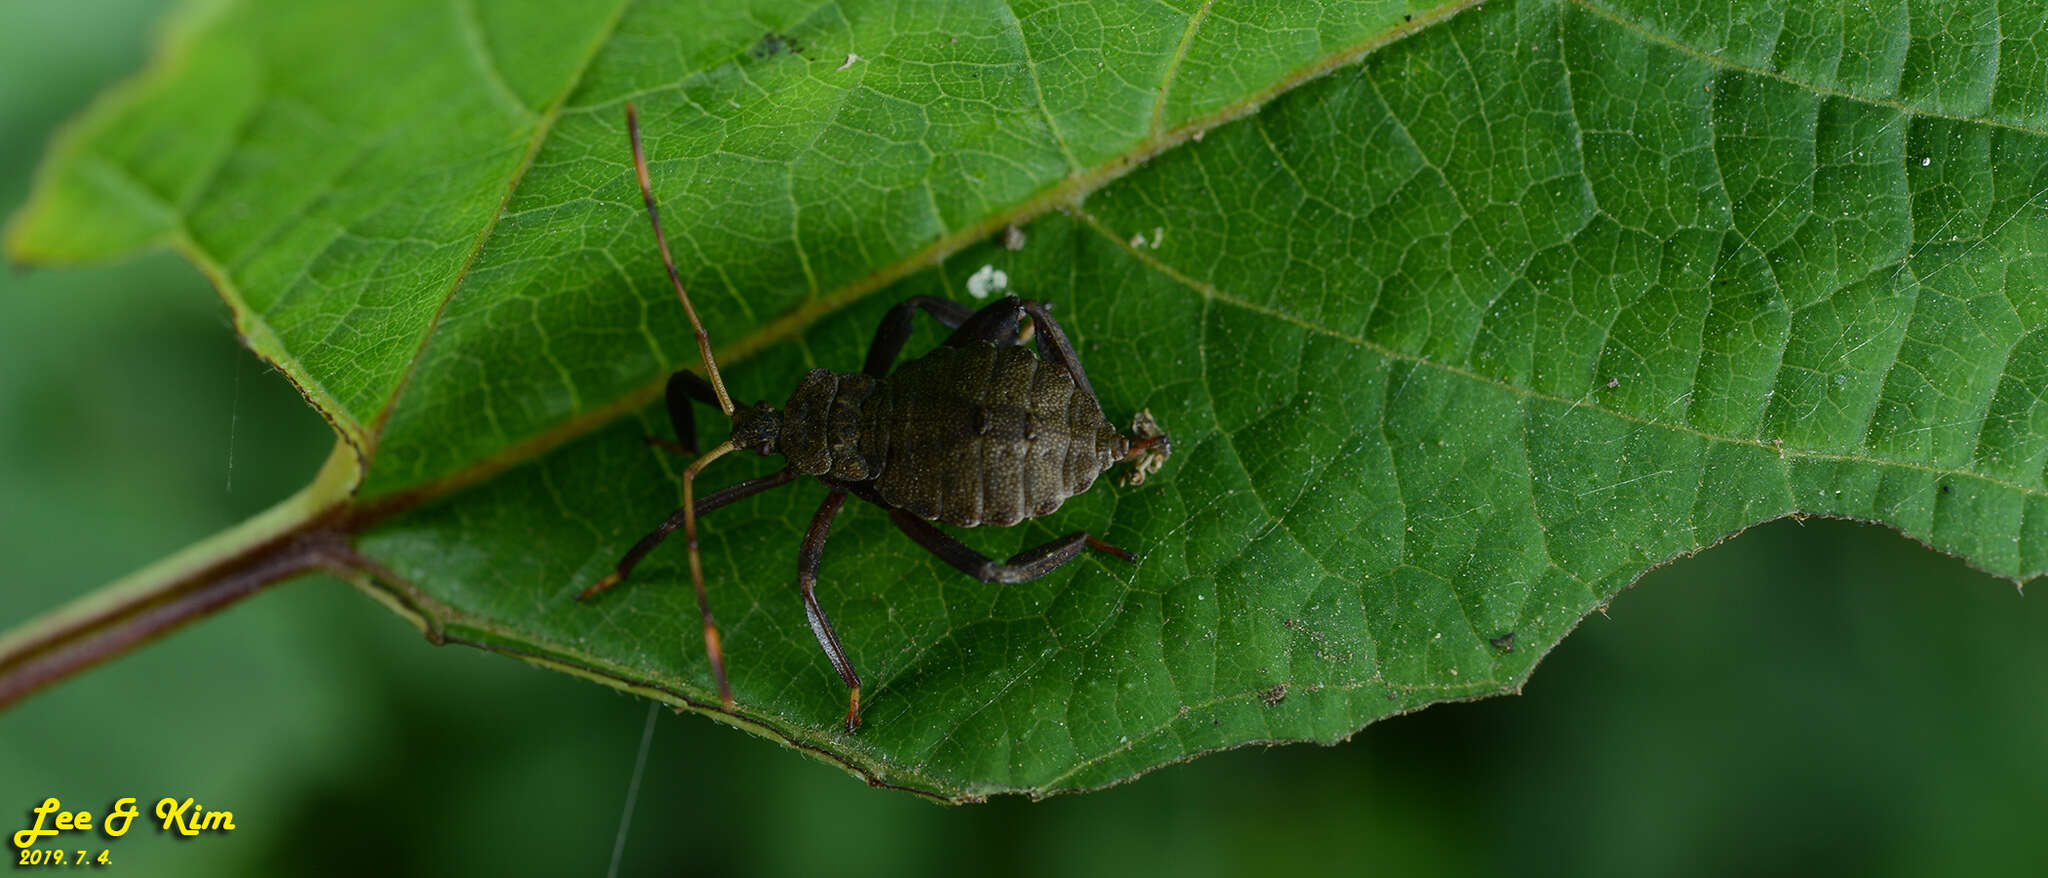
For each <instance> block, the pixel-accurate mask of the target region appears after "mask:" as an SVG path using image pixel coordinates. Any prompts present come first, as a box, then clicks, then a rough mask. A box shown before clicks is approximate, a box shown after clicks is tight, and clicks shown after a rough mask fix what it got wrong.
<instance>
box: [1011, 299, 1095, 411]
mask: <svg viewBox="0 0 2048 878" xmlns="http://www.w3.org/2000/svg"><path fill="white" fill-rule="evenodd" d="M1023 307H1024V313H1026V314H1030V315H1031V324H1032V325H1033V326H1035V327H1037V328H1038V354H1039V356H1041V357H1044V358H1045V359H1047V360H1050V361H1052V362H1055V363H1059V364H1060V365H1062V366H1065V367H1066V368H1067V374H1069V375H1072V376H1074V384H1075V385H1077V386H1079V387H1080V388H1081V392H1082V393H1083V394H1085V395H1087V396H1091V397H1092V396H1094V395H1095V388H1094V387H1092V386H1090V385H1089V384H1088V372H1087V370H1085V369H1082V368H1081V358H1080V357H1077V356H1074V346H1073V345H1071V344H1068V343H1067V334H1066V332H1065V331H1063V330H1061V329H1060V324H1059V321H1057V320H1054V319H1052V311H1050V310H1048V309H1047V308H1046V307H1045V303H1044V302H1037V301H1032V300H1030V299H1026V300H1024V303H1023Z"/></svg>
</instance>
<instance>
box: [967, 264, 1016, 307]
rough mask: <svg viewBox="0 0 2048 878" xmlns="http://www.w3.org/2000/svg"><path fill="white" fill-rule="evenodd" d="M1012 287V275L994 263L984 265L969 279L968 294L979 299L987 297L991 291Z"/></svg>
mask: <svg viewBox="0 0 2048 878" xmlns="http://www.w3.org/2000/svg"><path fill="white" fill-rule="evenodd" d="M1009 288H1010V276H1009V275H1008V274H1005V273H1004V272H1003V271H1002V269H999V268H996V267H995V266H993V265H984V266H982V267H981V270H980V271H977V272H975V273H974V275H973V276H972V277H969V278H968V279H967V294H968V295H970V296H973V297H975V298H977V299H986V298H988V294H990V293H998V292H1002V291H1003V290H1006V289H1009Z"/></svg>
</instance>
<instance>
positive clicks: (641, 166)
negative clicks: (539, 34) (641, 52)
mask: <svg viewBox="0 0 2048 878" xmlns="http://www.w3.org/2000/svg"><path fill="white" fill-rule="evenodd" d="M626 136H627V137H628V138H630V139H631V140H632V141H633V173H635V174H637V175H638V176H639V177H640V198H641V200H643V201H645V202H647V221H648V222H649V223H651V224H653V226H654V243H655V245H656V246H659V247H660V248H661V264H662V266H663V267H666V268H667V269H668V282H669V283H670V284H672V285H673V286H675V288H676V298H678V299H681V300H682V302H683V313H684V314H688V315H690V328H691V329H694V330H696V331H697V353H698V354H700V355H702V356H703V358H704V371H705V372H706V373H709V375H710V377H711V389H712V390H713V391H716V392H717V394H718V410H719V411H722V412H724V413H725V416H726V417H728V418H730V417H732V397H730V396H727V395H726V393H725V381H724V380H722V379H720V378H719V377H718V361H717V360H714V359H712V357H711V336H710V335H708V334H706V333H705V332H704V322H703V321H701V320H698V319H697V308H696V306H694V305H691V304H690V294H689V293H688V292H685V291H684V290H683V276H682V275H681V274H679V273H677V272H676V260H675V257H673V256H670V255H669V252H668V236H667V235H665V234H663V233H662V231H661V211H660V210H659V209H658V208H656V207H655V206H654V186H653V184H651V183H650V182H649V181H648V179H647V157H646V156H645V155H643V154H641V152H640V119H639V115H638V114H637V113H635V112H634V111H633V104H632V103H631V102H630V101H629V102H627V104H626Z"/></svg>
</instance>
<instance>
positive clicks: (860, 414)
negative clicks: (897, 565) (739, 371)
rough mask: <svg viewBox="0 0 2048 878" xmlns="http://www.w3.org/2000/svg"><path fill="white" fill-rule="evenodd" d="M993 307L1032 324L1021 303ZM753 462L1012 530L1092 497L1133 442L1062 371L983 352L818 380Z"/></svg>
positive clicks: (788, 407)
mask: <svg viewBox="0 0 2048 878" xmlns="http://www.w3.org/2000/svg"><path fill="white" fill-rule="evenodd" d="M995 307H1009V308H1014V309H1016V310H1017V312H1018V313H1022V312H1023V303H1022V302H1021V301H1020V300H1015V299H1012V300H1008V302H1007V303H998V304H997V305H996V306H995ZM739 438H741V437H737V436H736V437H735V439H736V443H735V444H737V440H738V439H739ZM754 450H757V451H761V452H762V453H768V454H773V453H780V454H782V455H783V456H785V457H787V458H788V459H789V465H790V467H791V468H792V469H794V470H796V471H797V472H798V473H801V474H803V475H811V476H823V477H826V478H829V479H831V480H835V481H842V482H872V483H873V486H874V492H875V494H876V495H877V496H879V497H880V498H881V499H882V502H884V503H886V504H888V505H889V506H892V507H895V508H898V509H902V510H904V511H906V512H909V513H911V514H912V515H916V516H917V517H919V518H923V519H927V520H936V521H943V522H945V523H947V524H953V525H958V526H960V527H976V526H979V525H983V524H988V525H994V526H996V527H1007V526H1009V525H1013V524H1016V523H1018V522H1020V521H1023V520H1024V519H1027V518H1033V517H1036V516H1040V515H1046V514H1049V513H1051V512H1053V511H1054V510H1056V509H1058V508H1060V504H1061V503H1063V502H1065V501H1066V499H1067V498H1068V497H1071V496H1073V495H1075V494H1079V493H1081V492H1082V491H1086V490H1088V488H1089V486H1091V485H1093V484H1094V483H1095V479H1096V478H1097V477H1098V476H1100V475H1102V473H1103V472H1104V471H1106V470H1108V469H1109V468H1110V467H1111V466H1112V465H1114V464H1116V463H1117V462H1119V461H1121V460H1123V459H1124V458H1125V457H1127V456H1129V454H1130V451H1131V440H1130V439H1128V438H1126V437H1125V436H1123V435H1122V434H1120V433H1118V432H1117V431H1116V429H1115V428H1113V427H1111V426H1110V425H1109V421H1108V420H1106V419H1104V418H1103V416H1102V406H1101V405H1100V404H1098V403H1097V402H1096V400H1095V397H1094V395H1093V394H1088V393H1083V392H1082V391H1081V388H1080V387H1079V386H1078V385H1076V384H1075V383H1074V378H1073V376H1072V375H1070V374H1068V373H1067V371H1066V370H1065V369H1062V368H1059V367H1058V366H1048V365H1047V364H1046V363H1045V362H1044V361H1043V360H1040V359H1039V358H1038V357H1037V356H1035V355H1034V354H1033V353H1032V352H1031V350H1030V349H1029V348H1025V347H1021V346H1017V345H1011V346H1007V347H996V346H995V345H992V344H989V343H987V342H980V341H976V342H971V343H968V344H964V345H961V346H958V347H941V348H939V349H937V350H934V351H932V352H931V353H929V354H926V355H924V356H922V357H919V358H917V359H915V360H910V361H908V362H906V363H904V364H903V365H902V366H899V367H898V368H897V369H896V371H895V373H894V374H892V375H889V376H888V377H886V378H876V377H874V376H871V375H868V374H866V373H862V372H855V373H838V372H832V371H830V370H826V369H816V370H813V371H812V372H811V373H810V374H809V375H807V376H805V377H804V381H803V383H802V384H801V385H799V386H798V387H797V390H796V393H794V394H792V395H791V396H790V398H789V402H788V403H787V404H785V405H784V407H783V410H782V424H781V430H780V436H779V440H778V442H777V443H776V445H775V446H773V447H756V448H755V449H754Z"/></svg>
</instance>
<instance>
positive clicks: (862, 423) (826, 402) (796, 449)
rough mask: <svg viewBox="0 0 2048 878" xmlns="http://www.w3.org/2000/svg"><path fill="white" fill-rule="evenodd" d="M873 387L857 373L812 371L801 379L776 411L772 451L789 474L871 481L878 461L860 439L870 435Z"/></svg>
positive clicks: (876, 455)
mask: <svg viewBox="0 0 2048 878" xmlns="http://www.w3.org/2000/svg"><path fill="white" fill-rule="evenodd" d="M878 386H879V385H878V382H876V381H875V379H874V378H871V377H869V376H868V375H867V374H865V373H861V372H834V371H832V370H830V369H812V370H811V371H810V374H808V375H805V376H804V380H803V383H802V384H799V385H797V388H796V392H795V393H792V394H790V395H789V402H788V403H787V404H785V405H784V406H783V410H782V425H781V436H780V439H779V441H778V445H779V448H778V450H779V451H780V452H781V453H782V455H783V456H784V457H786V458H788V460H789V465H790V468H791V469H794V470H796V471H797V472H800V473H803V474H804V475H807V476H826V477H828V478H833V479H838V480H841V481H848V482H865V481H867V480H869V479H872V478H874V477H875V475H876V473H877V472H878V471H879V465H880V462H881V461H880V455H879V454H878V453H877V449H874V448H872V447H864V444H863V442H862V438H863V436H864V435H866V434H871V433H872V432H873V431H872V429H871V428H870V427H869V426H868V423H869V422H870V421H871V420H872V414H871V412H870V409H871V408H872V406H870V405H869V399H870V397H872V396H873V395H874V393H875V390H876V388H877V387H878Z"/></svg>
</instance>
